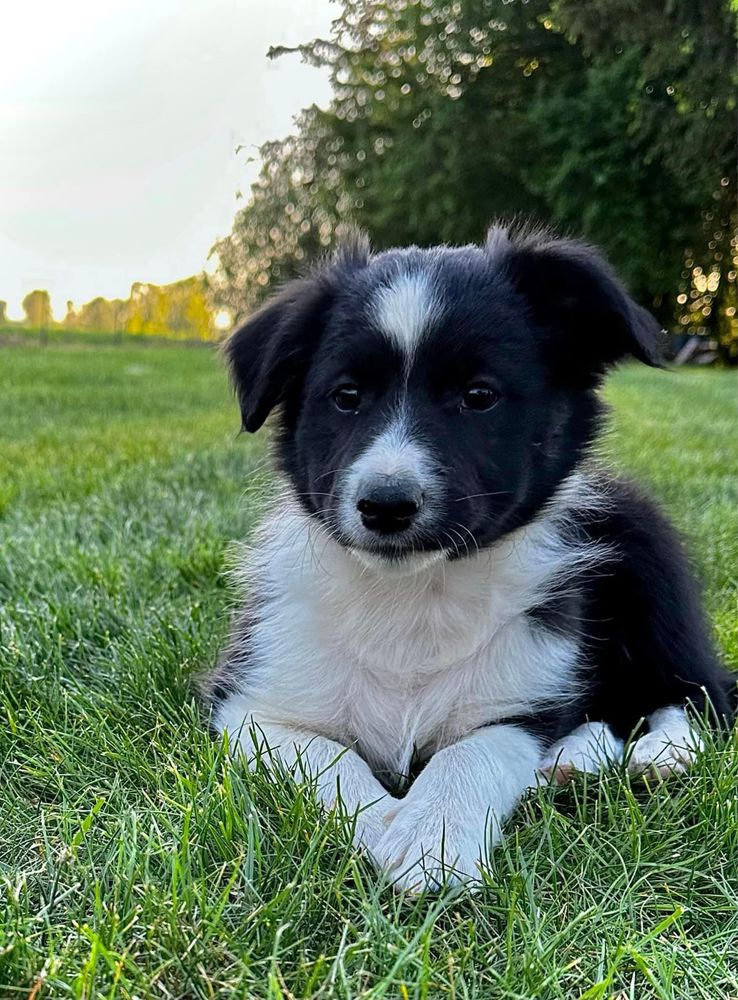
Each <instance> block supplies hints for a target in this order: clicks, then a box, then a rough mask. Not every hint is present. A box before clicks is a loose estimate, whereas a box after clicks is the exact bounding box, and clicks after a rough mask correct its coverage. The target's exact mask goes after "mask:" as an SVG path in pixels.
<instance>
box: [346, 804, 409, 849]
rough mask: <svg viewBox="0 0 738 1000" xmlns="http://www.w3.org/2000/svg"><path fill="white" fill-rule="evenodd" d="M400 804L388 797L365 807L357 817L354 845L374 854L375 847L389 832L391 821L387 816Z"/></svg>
mask: <svg viewBox="0 0 738 1000" xmlns="http://www.w3.org/2000/svg"><path fill="white" fill-rule="evenodd" d="M398 804H399V803H398V802H397V800H396V799H395V798H393V797H392V796H390V795H387V796H386V797H385V798H383V799H380V800H379V802H374V803H372V804H371V805H369V806H365V807H364V808H363V809H361V810H359V812H358V813H357V815H356V826H355V828H354V844H355V845H356V847H364V848H366V849H367V850H368V851H369V852H370V853H373V851H374V848H375V846H376V845H377V844H378V843H379V841H380V840H381V839H382V837H383V836H384V835H385V833H386V832H387V827H388V824H389V821H388V819H387V814H388V812H389V811H390V810H394V808H395V807H396V806H397V805H398Z"/></svg>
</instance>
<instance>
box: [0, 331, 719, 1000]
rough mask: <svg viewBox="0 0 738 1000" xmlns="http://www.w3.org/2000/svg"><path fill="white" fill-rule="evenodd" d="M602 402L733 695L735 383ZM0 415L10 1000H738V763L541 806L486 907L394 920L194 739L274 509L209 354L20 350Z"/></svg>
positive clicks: (615, 785)
mask: <svg viewBox="0 0 738 1000" xmlns="http://www.w3.org/2000/svg"><path fill="white" fill-rule="evenodd" d="M608 396H609V398H610V400H611V402H612V403H613V405H614V411H615V413H614V428H613V431H612V433H611V435H610V436H609V438H608V441H607V444H606V450H607V452H608V453H609V454H610V455H611V457H612V459H613V460H614V461H615V462H616V463H617V464H618V465H619V466H621V467H622V468H624V469H625V470H627V471H628V472H629V473H632V474H633V475H634V476H636V477H638V478H640V479H642V480H645V481H646V482H647V483H650V485H651V487H652V489H653V491H654V492H655V494H656V495H657V496H658V497H659V498H660V499H661V500H662V502H663V503H664V504H665V506H666V507H667V509H668V510H669V512H670V513H671V515H672V516H673V517H674V519H675V520H676V522H677V524H678V525H679V526H680V528H681V529H682V530H683V531H684V532H685V533H686V535H687V536H688V538H689V540H690V543H691V550H692V552H693V554H694V557H695V561H696V565H697V567H698V571H699V573H700V575H701V577H702V579H703V580H704V584H705V588H706V593H707V598H708V602H709V609H710V613H711V615H712V618H713V621H714V622H715V628H716V634H717V637H718V640H719V642H720V645H721V648H722V651H723V654H724V657H725V659H726V661H727V662H728V663H730V664H731V665H732V666H734V667H736V666H738V636H737V635H736V622H735V597H736V565H737V562H738V560H737V556H738V527H737V524H736V503H737V500H738V497H737V496H736V493H737V492H738V488H737V477H736V430H737V423H736V411H735V396H736V382H735V377H734V376H733V375H731V374H728V373H723V372H713V371H699V372H695V371H688V372H687V371H684V372H679V373H677V374H664V373H661V372H653V371H647V370H645V369H644V370H637V369H636V368H628V369H625V370H623V371H622V372H621V373H619V374H618V375H617V376H616V377H615V378H614V379H613V381H612V382H611V384H610V387H609V389H608ZM0 417H1V419H0V713H1V715H2V726H1V728H0V769H1V773H0V998H2V1000H5V998H12V997H16V996H17V997H23V998H27V1000H41V998H46V997H111V998H112V997H115V998H128V997H140V998H144V997H164V998H167V997H182V998H200V997H203V998H205V997H219V998H230V997H269V998H273V1000H274V998H278V997H318V996H319V997H341V998H343V997H347V998H348V997H391V998H395V997H397V998H402V1000H407V998H415V997H418V998H429V1000H433V998H436V997H449V998H451V997H453V998H470V997H484V998H510V1000H513V998H516V1000H522V998H569V997H576V998H582V1000H584V998H588V1000H589V998H591V1000H594V998H600V997H602V998H612V997H617V998H618V1000H625V998H632V1000H644V998H650V997H659V998H664V1000H667V998H668V1000H671V998H673V997H684V998H689V1000H696V998H705V1000H721V998H728V997H738V754H737V753H736V750H737V749H738V746H736V744H735V742H734V743H733V746H732V747H731V748H727V749H726V747H725V746H717V747H711V748H709V749H708V750H707V752H706V753H705V755H704V756H703V758H702V759H701V760H700V762H699V763H698V765H697V766H696V767H695V768H694V770H693V771H692V772H691V773H690V774H689V775H688V776H686V777H685V778H683V779H678V780H675V781H673V782H671V783H669V784H668V785H661V786H652V787H649V786H648V784H647V783H646V782H645V781H644V780H642V779H639V780H636V779H633V780H632V781H631V780H629V779H628V778H627V777H623V776H622V775H620V774H613V775H611V776H609V777H608V778H607V779H606V780H604V781H593V780H588V781H584V780H582V781H580V782H577V783H576V784H575V785H573V786H572V787H570V788H564V789H558V790H554V789H543V790H540V791H539V792H538V793H536V794H535V795H532V796H531V798H530V799H529V800H527V801H526V802H525V803H524V805H523V806H522V807H521V809H520V810H519V811H518V813H517V814H516V816H515V818H514V819H513V821H512V822H511V824H510V827H509V835H508V838H507V841H506V843H505V845H504V846H503V847H501V848H500V849H499V850H498V851H497V853H496V855H495V857H494V860H493V866H492V869H491V871H490V877H489V883H488V885H487V886H486V888H485V889H484V890H483V891H482V892H481V893H480V894H478V895H476V896H468V895H465V894H463V893H461V894H459V893H458V892H457V893H456V894H455V895H448V896H446V897H444V898H440V899H433V898H420V899H404V900H403V899H401V898H400V897H398V896H396V895H395V894H394V893H393V892H392V890H391V889H387V888H381V887H379V886H378V885H377V882H376V879H375V875H374V873H373V871H372V868H371V866H370V865H369V864H368V863H367V861H366V860H365V859H364V858H363V857H361V856H359V855H357V854H355V853H354V852H353V851H352V849H351V847H350V835H349V833H348V832H347V830H346V829H345V828H344V827H342V826H341V824H340V822H339V821H338V820H337V819H336V818H335V817H321V816H319V814H318V812H317V810H316V807H315V804H314V802H313V801H312V800H311V798H310V797H309V795H308V794H307V793H306V792H305V791H304V790H300V791H297V790H295V789H294V788H291V787H289V785H287V784H284V783H283V784H279V783H277V782H275V781H274V780H272V779H269V778H267V777H266V776H265V775H263V774H256V775H253V776H251V775H248V774H246V773H244V772H243V769H241V768H239V767H238V766H229V765H228V764H227V762H226V761H224V759H223V754H222V751H221V749H220V748H219V747H218V746H216V745H215V744H214V743H213V742H212V741H211V740H210V738H209V737H208V736H207V735H206V734H205V733H204V732H203V730H202V727H201V724H200V722H199V720H198V714H197V711H196V708H195V705H194V701H193V698H192V693H191V686H190V683H191V678H192V677H193V675H194V674H195V673H196V672H197V671H198V670H200V669H201V668H202V667H203V666H204V665H207V664H208V663H209V662H211V661H212V658H213V657H214V655H215V653H216V650H217V648H218V645H219V642H220V640H221V638H222V636H223V634H224V630H225V627H226V622H227V619H228V615H229V609H230V607H231V605H232V604H233V601H234V599H235V596H236V595H235V594H234V593H233V592H232V591H231V589H230V587H229V585H228V583H227V581H226V578H225V576H224V568H225V567H226V566H227V564H228V548H229V544H230V543H231V541H232V540H233V539H236V538H242V537H243V536H245V535H247V534H248V532H249V530H250V529H251V527H252V525H253V523H254V519H255V516H256V513H257V508H258V506H259V504H260V503H263V502H264V496H265V486H267V487H268V483H265V471H264V446H263V442H262V441H261V440H260V439H256V440H254V439H251V438H246V437H241V438H237V436H236V430H237V428H238V418H237V414H236V408H235V405H234V403H233V401H232V400H231V398H230V396H229V393H228V390H227V387H226V382H225V378H224V375H223V373H222V371H221V369H220V366H219V364H218V361H217V359H216V358H215V357H214V356H213V354H212V352H210V351H209V350H206V349H188V348H183V347H162V346H155V347H127V346H124V347H118V348H100V349H97V350H84V349H73V348H70V347H68V348H66V349H60V348H49V349H46V350H41V349H39V348H37V347H19V348H12V347H9V348H6V349H4V350H0ZM266 493H267V497H268V490H267V491H266ZM267 502H268V501H267Z"/></svg>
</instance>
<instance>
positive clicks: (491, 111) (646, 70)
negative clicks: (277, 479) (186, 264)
mask: <svg viewBox="0 0 738 1000" xmlns="http://www.w3.org/2000/svg"><path fill="white" fill-rule="evenodd" d="M732 40H733V21H732V15H731V13H730V10H729V5H728V2H727V0H705V2H703V3H701V4H699V5H698V4H696V3H693V2H691V0H688V2H684V3H677V2H675V0H657V2H656V3H655V4H652V5H651V6H650V7H649V6H647V7H646V8H644V7H643V5H642V4H636V3H635V0H592V2H591V3H588V4H581V3H580V2H579V0H465V2H464V3H461V2H449V0H341V10H340V13H339V16H338V17H337V18H336V20H335V21H334V23H333V28H332V33H331V37H330V39H317V40H314V41H312V42H309V43H306V44H305V45H302V46H300V47H299V48H298V50H297V51H298V52H299V53H300V55H301V56H302V58H303V59H305V60H306V61H308V62H310V63H312V64H314V65H318V66H322V67H325V68H327V70H328V72H329V74H330V78H331V82H332V85H333V98H332V100H331V102H330V105H329V107H328V108H327V109H319V108H317V107H311V108H307V109H306V110H304V111H303V113H302V114H301V116H300V118H299V119H298V122H297V130H296V133H295V134H294V135H291V136H288V137H287V138H286V139H283V140H275V141H273V142H270V143H268V144H267V145H265V146H264V147H263V149H262V151H261V152H262V162H263V165H262V170H261V173H260V176H259V178H258V180H257V181H256V183H255V184H254V186H253V188H252V192H251V197H250V200H249V202H248V204H247V205H246V206H245V208H244V209H243V210H242V211H241V212H240V213H239V214H238V216H237V217H236V220H235V222H234V226H233V230H232V232H231V234H230V235H229V236H228V237H226V238H225V239H223V240H221V241H219V242H218V243H217V244H216V246H215V247H214V252H215V254H216V255H217V260H218V270H217V273H216V276H215V280H214V286H215V292H216V295H217V297H218V300H219V301H220V302H221V303H222V304H223V305H224V306H227V307H228V308H229V309H230V311H231V312H232V314H233V315H234V317H235V318H236V319H238V318H240V317H241V316H243V315H244V314H245V313H246V312H248V311H249V310H250V309H251V308H252V307H253V305H254V304H255V303H256V302H258V301H259V299H260V298H261V297H262V296H263V294H264V291H265V289H266V288H267V287H268V286H269V285H270V284H271V283H272V282H273V281H275V280H281V279H282V278H284V277H286V276H289V275H291V274H293V273H294V272H295V271H296V270H297V269H299V268H300V267H301V263H302V262H303V261H305V260H306V259H307V258H311V257H313V256H314V255H315V254H316V252H318V251H319V250H320V249H321V248H324V247H328V246H330V245H331V244H332V243H333V241H334V240H335V239H336V235H337V233H340V231H341V229H342V227H344V226H345V225H347V224H348V223H357V224H359V225H361V226H363V227H365V228H366V229H367V230H368V231H369V232H370V234H371V236H372V239H373V242H374V244H375V245H376V246H378V247H380V248H381V247H385V246H389V245H392V244H397V243H418V244H421V245H422V244H430V243H436V242H453V243H463V242H467V241H470V240H478V239H479V238H480V237H481V235H482V234H483V232H484V229H485V227H486V225H487V224H488V222H489V221H490V220H491V219H492V218H495V217H510V216H513V215H520V214H523V215H526V216H533V217H535V218H537V219H539V220H541V221H546V222H551V223H552V224H553V225H554V226H556V227H557V228H561V229H564V230H567V231H572V232H574V233H576V234H578V235H583V236H585V237H587V238H589V239H591V240H593V241H594V242H597V243H600V244H602V245H603V246H604V247H605V249H606V250H607V252H608V253H609V255H610V257H611V258H612V260H613V262H614V263H615V264H616V266H617V267H618V268H619V269H620V270H621V271H622V272H623V274H624V275H625V277H626V279H627V280H628V282H629V284H630V285H631V287H632V289H633V291H634V293H635V294H636V295H637V296H638V297H639V298H640V299H641V301H643V303H644V304H646V305H648V306H649V307H651V308H653V309H655V311H656V312H657V313H658V314H659V315H660V317H661V318H662V319H663V321H664V322H667V323H668V322H671V321H674V320H676V321H680V322H681V323H683V324H684V325H685V326H694V327H695V329H697V330H699V331H709V332H711V333H713V334H714V333H720V335H721V337H722V339H723V341H724V343H725V344H726V345H727V344H728V342H729V341H730V338H731V336H735V333H736V331H735V316H734V313H735V310H734V309H732V306H733V304H734V303H733V299H734V296H735V271H736V261H735V257H736V245H735V241H733V243H732V245H731V234H732V233H733V231H734V229H735V218H734V217H733V219H731V213H732V211H733V204H734V201H735V179H736V178H735V165H734V162H733V160H732V142H733V135H734V128H733V123H732V118H733V115H734V112H735V106H736V99H735V89H736V76H735V70H734V67H733V55H732V50H733V41H732ZM285 51H286V50H284V49H280V50H273V52H272V54H273V55H275V56H278V55H282V54H284V52H285ZM731 309H732V313H731Z"/></svg>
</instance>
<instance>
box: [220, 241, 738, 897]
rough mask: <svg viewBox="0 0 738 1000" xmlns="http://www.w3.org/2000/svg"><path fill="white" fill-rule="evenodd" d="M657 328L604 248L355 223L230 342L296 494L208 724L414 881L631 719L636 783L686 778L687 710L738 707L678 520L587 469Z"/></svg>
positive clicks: (231, 651)
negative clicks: (627, 375)
mask: <svg viewBox="0 0 738 1000" xmlns="http://www.w3.org/2000/svg"><path fill="white" fill-rule="evenodd" d="M658 334H659V326H658V324H657V323H656V321H655V320H654V319H653V318H652V317H651V316H650V315H649V314H648V313H646V312H645V311H644V310H643V309H641V308H640V307H639V306H637V305H636V304H635V302H633V301H632V299H630V298H629V296H628V295H627V293H626V291H625V290H624V288H623V287H622V285H621V284H620V283H619V282H618V280H617V278H616V277H615V275H614V274H613V272H612V271H611V270H610V268H609V267H608V266H607V264H606V263H605V262H604V261H603V259H602V258H601V257H600V256H599V255H598V254H597V252H596V251H594V250H593V249H591V248H590V247H588V246H585V245H583V244H580V243H577V242H573V241H570V240H560V239H554V238H552V237H550V236H548V235H546V234H544V233H540V232H530V231H528V232H524V231H509V230H507V229H505V228H502V227H495V228H493V229H492V230H491V232H490V234H489V237H488V240H487V244H486V246H483V247H481V248H480V247H476V246H465V247H458V248H455V247H436V248H433V249H418V248H417V247H410V248H408V249H397V250H390V251H387V252H385V253H378V254H376V255H372V254H371V252H370V250H369V247H368V245H367V244H366V242H365V241H364V240H363V239H362V238H360V237H356V238H355V239H354V240H353V241H352V242H351V244H350V245H348V246H346V247H344V249H343V250H342V251H341V252H340V253H339V254H338V255H337V257H336V258H335V259H334V260H333V262H332V263H329V264H327V265H326V266H325V267H324V268H323V269H322V270H320V271H318V272H317V273H315V274H314V275H313V276H312V277H308V278H305V279H303V280H298V281H294V282H292V283H291V284H289V285H287V286H286V287H285V289H284V290H283V291H282V292H281V293H280V294H279V295H278V296H277V297H276V298H273V299H272V300H271V301H270V302H268V303H267V304H266V305H265V306H264V307H263V308H261V309H260V310H259V311H258V312H257V313H255V315H253V316H252V317H251V318H250V319H249V321H248V322H247V323H246V324H245V326H243V327H242V328H241V329H240V330H238V331H237V332H236V333H235V334H234V335H233V336H232V337H231V338H230V340H229V341H228V343H227V345H226V355H227V358H228V361H229V363H230V368H231V372H232V376H233V380H234V383H235V387H236V390H237V393H238V398H239V401H240V405H241V411H242V417H243V427H244V428H245V429H246V430H247V431H256V430H258V429H259V427H261V425H262V424H263V423H264V421H265V419H266V417H267V416H268V414H269V413H270V412H271V411H272V410H273V409H274V408H275V407H278V408H279V417H278V435H277V438H276V457H277V464H278V468H279V470H280V472H281V474H282V476H283V479H284V489H283V493H282V497H281V499H280V500H279V502H278V503H277V502H275V504H274V510H273V511H272V513H271V514H270V516H269V517H268V518H267V519H266V521H265V522H264V524H263V525H262V527H261V530H260V532H259V533H258V534H257V538H256V544H255V546H254V548H253V551H252V553H251V555H250V556H249V557H248V559H247V560H246V565H245V566H244V568H243V576H244V578H245V579H246V580H247V583H248V598H247V604H246V608H245V610H244V611H243V612H242V613H241V614H240V615H239V616H237V618H236V620H235V623H234V626H233V631H232V635H231V639H230V642H229V644H228V647H227V649H226V650H225V653H224V655H223V657H222V659H221V662H220V664H219V665H218V667H217V668H216V669H215V670H214V672H213V673H212V674H211V675H210V677H209V678H208V679H207V681H206V685H205V686H206V691H207V693H208V695H209V699H210V702H211V705H212V709H211V712H212V714H211V719H212V723H213V725H214V727H215V729H216V730H217V731H219V732H227V733H228V736H229V740H230V746H231V747H232V748H238V749H239V750H241V751H242V752H243V753H244V754H245V755H246V756H247V758H249V760H251V761H254V760H256V759H259V758H260V757H263V759H264V760H265V762H266V763H267V764H269V765H270V766H284V767H286V768H287V769H290V770H292V771H293V772H294V773H295V774H296V776H297V777H298V778H303V779H306V780H311V781H313V782H314V783H315V786H316V789H317V793H318V795H319V797H320V799H321V800H322V801H323V802H324V803H325V804H326V805H329V806H330V805H332V804H334V803H335V802H336V800H337V799H340V801H341V803H342V807H343V808H345V809H346V810H348V811H349V812H350V813H356V814H357V818H356V838H357V842H359V843H362V844H363V845H365V846H366V848H367V849H368V850H369V851H370V853H371V855H372V856H373V858H374V859H375V861H376V863H377V864H378V866H379V867H380V868H381V869H382V870H383V871H385V872H387V873H388V874H389V875H390V877H392V878H393V879H394V880H395V881H396V883H397V884H398V885H399V886H401V887H406V888H412V889H417V888H424V887H437V886H438V885H440V884H441V883H442V882H444V881H446V880H448V879H458V880H468V879H474V878H475V877H477V875H478V867H477V866H478V863H479V861H480V860H481V861H484V859H485V857H486V855H487V852H488V850H489V849H490V847H491V846H492V845H493V844H494V843H495V842H496V841H497V840H499V838H500V828H501V825H502V824H503V822H504V820H505V819H506V817H507V816H509V814H510V813H511V811H512V810H513V809H514V808H515V805H516V803H517V802H518V801H519V799H520V798H521V796H522V795H523V794H524V793H525V791H526V789H528V788H529V787H531V786H534V785H535V784H536V781H537V780H538V779H539V776H540V775H544V776H546V777H548V778H550V779H551V780H555V781H562V780H566V779H567V778H568V777H569V776H570V775H571V774H572V773H573V772H575V771H596V770H598V769H599V768H600V767H602V766H603V765H606V764H610V763H613V762H617V761H620V760H621V758H622V757H623V748H624V741H625V740H626V739H627V738H628V737H629V736H630V735H631V734H633V733H635V735H636V738H635V741H634V743H633V744H632V748H631V750H630V753H629V757H628V766H629V767H630V769H631V770H632V771H642V770H645V769H651V768H655V769H656V770H657V771H658V772H660V773H661V774H667V773H669V772H674V771H681V770H683V769H684V768H685V767H686V766H687V765H688V764H689V763H690V761H691V760H692V759H693V758H694V755H695V751H696V749H697V748H698V746H699V737H698V735H697V733H696V731H694V730H693V728H692V724H691V722H690V718H691V717H692V713H694V714H696V715H701V714H702V713H707V712H708V709H709V710H710V711H712V712H713V713H714V715H715V717H716V718H717V719H718V720H719V719H722V718H724V717H727V716H728V715H729V713H730V710H731V709H730V704H729V702H730V694H729V691H730V684H729V680H728V675H727V673H724V672H723V670H722V669H721V667H720V666H719V665H718V662H717V660H716V657H715V654H714V652H713V649H712V647H711V643H710V640H709V638H708V633H707V629H706V627H705V624H704V622H703V618H702V614H701V611H700V607H699V601H698V597H697V594H696V590H695V585H694V583H693V581H692V578H691V576H690V572H689V570H688V567H687V564H686V562H685V559H684V556H683V555H682V552H681V550H680V547H679V543H678V541H677V539H676V537H675V535H674V533H673V531H672V529H671V528H670V526H669V525H668V524H667V522H666V521H665V519H664V517H663V515H662V514H661V513H659V511H658V510H657V509H656V508H655V507H654V506H653V504H652V503H651V502H650V501H649V500H648V499H646V498H645V497H644V496H643V495H642V494H641V493H640V492H639V491H638V490H636V489H634V488H633V487H631V486H629V485H626V484H625V483H623V482H620V481H618V480H616V479H613V478H611V477H610V476H608V475H606V474H604V473H602V472H597V471H596V470H594V469H593V467H592V465H591V464H590V462H589V461H588V454H589V451H590V448H591V445H592V443H593V440H594V438H595V436H596V434H597V431H598V429H599V426H600V422H601V415H602V409H603V407H602V404H601V403H600V401H599V399H598V397H597V388H598V386H599V385H600V383H601V381H602V379H603V376H604V374H605V372H606V371H607V369H608V368H609V367H610V366H612V365H613V364H614V363H615V362H617V361H618V360H619V359H621V358H623V357H624V356H626V355H632V356H634V357H635V358H637V359H638V360H639V361H641V362H643V363H645V364H647V365H652V366H655V365H657V364H658V351H657V336H658ZM406 789H407V790H406ZM405 790H406V794H404V796H403V797H395V796H396V795H397V794H398V793H400V792H402V791H405Z"/></svg>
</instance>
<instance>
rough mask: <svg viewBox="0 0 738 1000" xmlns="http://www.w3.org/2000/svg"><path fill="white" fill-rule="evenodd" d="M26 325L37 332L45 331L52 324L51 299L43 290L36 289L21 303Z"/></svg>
mask: <svg viewBox="0 0 738 1000" xmlns="http://www.w3.org/2000/svg"><path fill="white" fill-rule="evenodd" d="M21 305H22V307H23V312H24V314H25V318H26V323H28V325H29V326H33V327H36V328H37V329H39V330H46V329H48V327H49V326H50V324H51V322H52V316H51V298H50V297H49V293H48V292H47V291H46V289H45V288H36V289H34V290H33V291H32V292H29V293H28V295H26V297H25V298H24V299H23V302H22V303H21Z"/></svg>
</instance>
